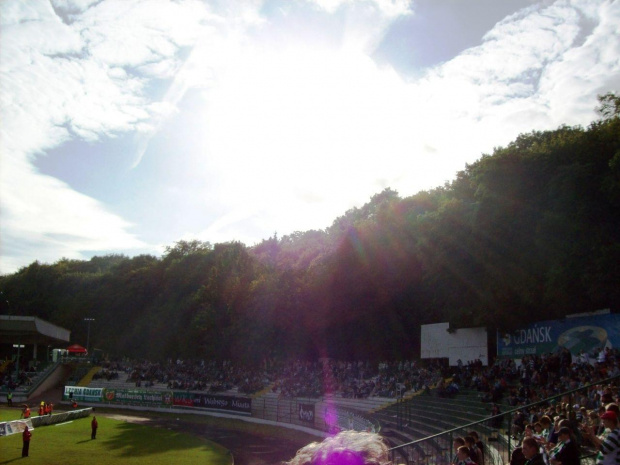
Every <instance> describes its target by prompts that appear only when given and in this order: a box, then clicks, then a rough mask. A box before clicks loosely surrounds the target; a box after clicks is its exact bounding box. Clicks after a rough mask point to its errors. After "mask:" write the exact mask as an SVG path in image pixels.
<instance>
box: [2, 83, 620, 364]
mask: <svg viewBox="0 0 620 465" xmlns="http://www.w3.org/2000/svg"><path fill="white" fill-rule="evenodd" d="M601 103H602V106H601V107H600V113H601V117H602V119H601V120H599V121H596V122H594V123H592V124H591V125H590V126H589V127H588V128H587V129H584V128H580V127H560V128H559V129H557V130H555V131H545V132H532V133H530V134H524V135H521V136H519V137H518V138H517V139H516V140H515V141H514V142H512V143H511V144H509V145H508V146H507V147H502V148H497V149H496V150H495V151H494V153H493V154H491V155H483V156H482V157H481V158H480V159H479V160H478V161H477V162H475V163H473V164H472V165H468V166H467V167H466V169H465V170H464V171H462V172H460V173H458V175H457V176H456V179H455V180H454V181H453V182H452V183H450V184H447V185H445V186H443V187H438V188H436V189H434V190H431V191H423V192H419V193H418V194H416V195H413V196H411V197H405V198H401V197H400V196H399V195H398V193H397V192H395V191H393V190H390V189H386V190H384V191H383V192H381V193H378V194H376V195H375V196H373V197H372V198H371V199H370V201H369V202H368V203H367V204H366V205H364V206H363V207H361V208H355V209H352V210H349V211H347V212H346V213H345V214H344V215H342V216H341V217H339V218H337V219H336V220H335V221H334V222H333V224H332V225H331V226H330V227H329V228H327V230H325V231H306V232H298V233H295V234H292V235H289V236H284V237H281V238H280V237H275V236H274V237H272V238H269V239H267V240H264V241H263V242H262V243H260V244H258V245H256V246H254V247H247V246H245V245H244V244H241V243H224V244H215V245H211V244H209V243H203V242H184V241H181V242H178V243H176V244H175V245H173V246H171V247H169V248H168V249H167V250H166V252H165V254H164V255H163V256H162V257H154V256H148V255H142V256H137V257H133V258H129V257H125V256H118V255H111V256H104V257H94V258H92V259H91V260H89V261H78V260H67V259H63V260H60V261H58V262H57V263H54V264H52V265H47V264H41V263H39V262H34V263H32V264H31V265H29V266H27V267H24V268H22V269H21V270H19V271H18V272H16V273H14V274H11V275H6V276H2V277H0V290H2V291H3V293H4V295H5V297H6V299H7V300H8V301H9V302H10V304H9V305H7V304H6V302H1V305H2V307H1V309H0V313H3V314H6V313H9V314H19V315H31V316H38V317H40V318H43V319H46V320H49V321H51V322H53V323H56V324H58V325H60V326H63V327H66V328H69V329H70V330H71V331H72V339H73V340H74V341H77V342H81V343H84V342H85V339H86V324H85V322H84V321H83V318H84V317H91V318H95V320H96V323H95V324H93V325H92V326H91V335H90V343H91V344H90V345H91V347H98V348H101V349H103V350H104V351H105V352H108V353H110V354H111V355H121V356H122V355H128V354H131V355H132V356H134V357H147V358H166V357H182V358H194V357H205V358H215V359H235V360H238V361H252V362H258V361H261V360H263V359H265V358H266V357H283V358H289V357H290V358H296V357H316V356H324V355H329V356H332V357H336V358H340V359H346V358H355V359H356V358H365V359H383V358H405V357H411V356H416V355H418V351H419V326H420V324H424V323H431V322H442V321H450V323H451V325H452V326H453V327H454V328H458V327H469V326H482V325H485V326H488V327H489V328H490V329H491V330H493V329H495V328H499V329H500V330H508V329H511V328H514V327H516V326H519V325H522V324H524V323H528V322H532V321H538V320H544V319H555V318H561V317H562V316H564V315H566V314H569V313H575V312H586V311H593V310H598V309H602V308H611V310H612V311H617V310H618V309H620V119H619V118H618V99H617V98H615V97H613V96H612V95H608V96H607V98H606V99H605V98H603V99H602V101H601ZM614 105H615V106H614Z"/></svg>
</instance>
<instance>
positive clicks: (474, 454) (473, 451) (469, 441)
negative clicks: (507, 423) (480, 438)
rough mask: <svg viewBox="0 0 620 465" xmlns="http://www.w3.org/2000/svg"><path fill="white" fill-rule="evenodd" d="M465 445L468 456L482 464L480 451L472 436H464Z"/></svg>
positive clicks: (479, 464)
mask: <svg viewBox="0 0 620 465" xmlns="http://www.w3.org/2000/svg"><path fill="white" fill-rule="evenodd" d="M464 439H465V445H466V446H467V448H468V449H469V456H470V457H471V459H472V460H473V461H474V462H475V463H476V464H477V465H482V452H481V451H480V449H478V447H477V446H476V440H475V439H474V438H473V437H472V436H465V438H464Z"/></svg>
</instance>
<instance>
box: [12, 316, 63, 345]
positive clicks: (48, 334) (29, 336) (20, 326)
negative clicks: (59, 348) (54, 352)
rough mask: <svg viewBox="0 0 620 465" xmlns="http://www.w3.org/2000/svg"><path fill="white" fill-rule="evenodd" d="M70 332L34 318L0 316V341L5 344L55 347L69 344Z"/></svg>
mask: <svg viewBox="0 0 620 465" xmlns="http://www.w3.org/2000/svg"><path fill="white" fill-rule="evenodd" d="M70 336H71V331H69V330H68V329H65V328H61V327H60V326H56V325H54V324H52V323H50V322H48V321H45V320H42V319H41V318H37V317H34V316H13V315H0V341H1V342H2V343H7V344H44V345H57V344H60V343H62V345H63V346H64V345H65V343H67V342H69V337H70Z"/></svg>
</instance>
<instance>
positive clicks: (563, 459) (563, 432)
mask: <svg viewBox="0 0 620 465" xmlns="http://www.w3.org/2000/svg"><path fill="white" fill-rule="evenodd" d="M558 441H559V442H558V444H557V445H556V446H555V447H554V448H552V449H551V450H550V451H549V463H550V464H551V465H580V463H581V460H580V458H579V456H580V452H579V446H578V445H577V442H576V441H575V439H574V438H573V434H572V431H571V429H570V428H568V427H567V426H563V427H562V428H560V430H559V431H558Z"/></svg>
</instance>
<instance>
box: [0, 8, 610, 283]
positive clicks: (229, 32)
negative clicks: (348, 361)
mask: <svg viewBox="0 0 620 465" xmlns="http://www.w3.org/2000/svg"><path fill="white" fill-rule="evenodd" d="M619 32H620V0H556V1H553V0H540V1H535V0H412V1H407V0H248V1H243V0H238V1H231V0H204V1H202V0H47V1H43V0H29V1H20V0H2V1H1V2H0V118H1V119H0V273H3V274H6V273H12V272H15V271H17V270H19V269H20V268H21V267H24V266H27V265H28V264H30V263H32V262H34V261H35V260H38V261H40V262H41V263H54V262H56V261H57V260H59V259H61V258H69V259H79V260H88V259H90V258H91V257H92V256H94V255H99V256H101V255H106V254H110V253H123V254H126V255H128V256H134V255H138V254H144V253H148V254H154V255H156V256H160V255H161V254H162V253H163V252H164V249H165V247H166V246H171V245H174V243H175V242H176V241H179V240H192V239H198V240H202V241H209V242H211V243H218V242H228V241H241V242H243V243H245V244H246V245H248V246H251V245H254V244H256V243H259V242H260V241H261V240H262V239H267V238H269V237H271V236H273V235H274V233H277V235H278V236H279V237H282V236H284V235H287V234H291V233H293V232H296V231H307V230H311V229H324V228H326V227H328V226H330V225H331V224H332V222H333V221H334V220H335V219H336V218H337V217H338V216H341V215H343V214H344V213H345V212H346V211H347V210H349V209H351V208H354V207H361V206H362V205H363V204H364V203H366V202H368V201H369V200H370V198H371V197H372V196H373V195H374V194H377V193H379V192H381V191H382V190H383V189H385V188H387V187H389V188H391V189H394V190H396V191H398V192H399V194H400V196H401V197H406V196H410V195H414V194H415V193H417V192H419V191H420V190H426V189H432V188H434V187H438V186H442V185H443V184H444V183H446V182H449V181H451V180H452V179H454V177H455V175H456V173H457V172H458V171H460V170H462V169H464V168H465V166H466V164H467V163H472V162H474V161H476V160H477V159H479V158H480V157H481V156H482V154H485V153H492V152H493V149H494V147H499V146H505V145H507V144H508V143H510V142H511V141H513V140H514V139H515V138H516V137H517V136H518V135H519V134H522V133H527V132H530V131H533V130H547V129H555V128H557V127H558V126H560V125H564V124H565V125H571V126H572V125H582V126H587V125H588V124H589V123H590V122H591V121H594V120H595V119H597V114H596V112H595V108H596V106H597V104H598V102H597V100H596V96H597V95H598V94H604V93H606V92H609V91H616V92H617V91H620V33H619Z"/></svg>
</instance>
